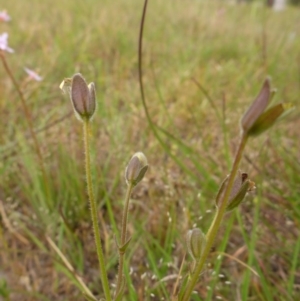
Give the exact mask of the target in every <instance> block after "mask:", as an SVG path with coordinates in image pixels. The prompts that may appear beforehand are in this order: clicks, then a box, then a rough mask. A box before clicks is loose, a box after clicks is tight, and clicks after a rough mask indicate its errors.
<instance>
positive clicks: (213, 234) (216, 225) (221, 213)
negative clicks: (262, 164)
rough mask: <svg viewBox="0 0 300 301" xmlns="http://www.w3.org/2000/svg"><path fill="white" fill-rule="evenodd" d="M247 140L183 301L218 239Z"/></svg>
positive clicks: (237, 156) (241, 142)
mask: <svg viewBox="0 0 300 301" xmlns="http://www.w3.org/2000/svg"><path fill="white" fill-rule="evenodd" d="M247 138H248V137H247V135H245V134H243V135H242V137H241V140H240V143H239V147H238V150H237V153H236V156H235V159H234V163H233V166H232V169H231V172H230V176H229V179H228V184H227V187H226V190H225V193H224V197H223V200H222V202H221V204H220V206H219V207H218V208H217V212H216V215H215V217H214V220H213V222H212V224H211V226H210V228H209V230H208V232H207V234H206V246H205V249H204V250H203V254H202V257H201V259H200V260H199V261H198V262H197V264H196V266H195V269H194V272H193V274H192V275H191V279H190V280H189V283H188V285H187V288H186V290H185V292H184V295H183V297H182V300H181V301H188V300H189V298H190V296H191V294H192V291H193V289H194V287H195V285H196V283H197V281H198V277H199V275H200V273H201V271H202V269H203V266H204V264H205V262H206V259H207V257H208V255H209V252H210V250H211V247H212V244H213V242H214V240H215V238H216V235H217V232H218V230H219V227H220V225H221V222H222V219H223V216H224V214H225V212H226V207H227V202H228V198H229V195H230V192H231V189H232V186H233V183H234V179H235V177H236V174H237V171H238V167H239V163H240V161H241V158H242V154H243V151H244V148H245V146H246V143H247Z"/></svg>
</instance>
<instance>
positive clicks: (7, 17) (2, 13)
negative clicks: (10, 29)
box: [0, 10, 11, 22]
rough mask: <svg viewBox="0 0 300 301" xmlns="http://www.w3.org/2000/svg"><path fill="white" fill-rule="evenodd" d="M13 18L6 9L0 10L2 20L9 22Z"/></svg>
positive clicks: (0, 19)
mask: <svg viewBox="0 0 300 301" xmlns="http://www.w3.org/2000/svg"><path fill="white" fill-rule="evenodd" d="M10 20H11V17H10V16H9V14H8V13H7V11H6V10H3V11H0V22H1V21H2V22H8V21H10Z"/></svg>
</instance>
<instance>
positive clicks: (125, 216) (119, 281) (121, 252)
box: [115, 183, 134, 296]
mask: <svg viewBox="0 0 300 301" xmlns="http://www.w3.org/2000/svg"><path fill="white" fill-rule="evenodd" d="M133 187H134V186H133V184H132V183H130V184H129V185H128V186H127V191H126V196H125V204H124V209H123V217H122V227H121V229H122V230H121V231H122V232H121V241H120V246H119V270H118V278H117V288H116V293H115V296H118V294H119V293H120V290H121V289H122V279H123V265H124V255H125V250H123V249H122V247H123V246H124V245H125V244H126V238H127V237H126V236H127V221H128V207H129V201H130V196H131V192H132V189H133Z"/></svg>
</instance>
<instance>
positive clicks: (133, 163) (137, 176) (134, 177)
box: [125, 152, 148, 186]
mask: <svg viewBox="0 0 300 301" xmlns="http://www.w3.org/2000/svg"><path fill="white" fill-rule="evenodd" d="M147 169H148V162H147V158H146V156H145V155H144V154H143V153H142V152H137V153H135V154H134V155H133V156H132V158H131V159H130V161H129V163H128V165H127V167H126V170H125V179H126V182H127V184H128V185H129V184H132V185H133V186H136V185H137V184H138V183H139V182H140V181H141V180H142V179H143V177H144V175H145V173H146V171H147Z"/></svg>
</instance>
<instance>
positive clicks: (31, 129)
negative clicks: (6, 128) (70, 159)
mask: <svg viewBox="0 0 300 301" xmlns="http://www.w3.org/2000/svg"><path fill="white" fill-rule="evenodd" d="M0 57H1V60H2V64H3V67H4V69H5V71H6V73H7V75H8V76H9V78H10V79H11V81H12V83H13V85H14V87H15V89H16V91H17V93H18V95H19V97H20V99H21V104H22V107H23V111H24V114H25V118H26V120H27V123H28V127H29V132H30V136H31V138H32V140H33V143H34V147H35V151H36V154H37V156H38V159H39V163H40V168H41V171H42V174H43V178H44V182H45V187H46V194H47V197H49V187H48V178H47V174H46V170H45V166H44V161H43V156H42V151H41V148H40V145H39V143H38V140H37V137H36V134H35V131H34V127H33V121H32V115H31V113H30V110H29V108H28V106H27V104H26V100H25V97H24V94H23V92H22V91H21V88H20V86H19V84H18V82H17V80H16V79H15V77H14V75H13V73H12V71H11V69H10V68H9V66H8V63H7V60H6V58H5V55H4V53H3V51H1V50H0Z"/></svg>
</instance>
